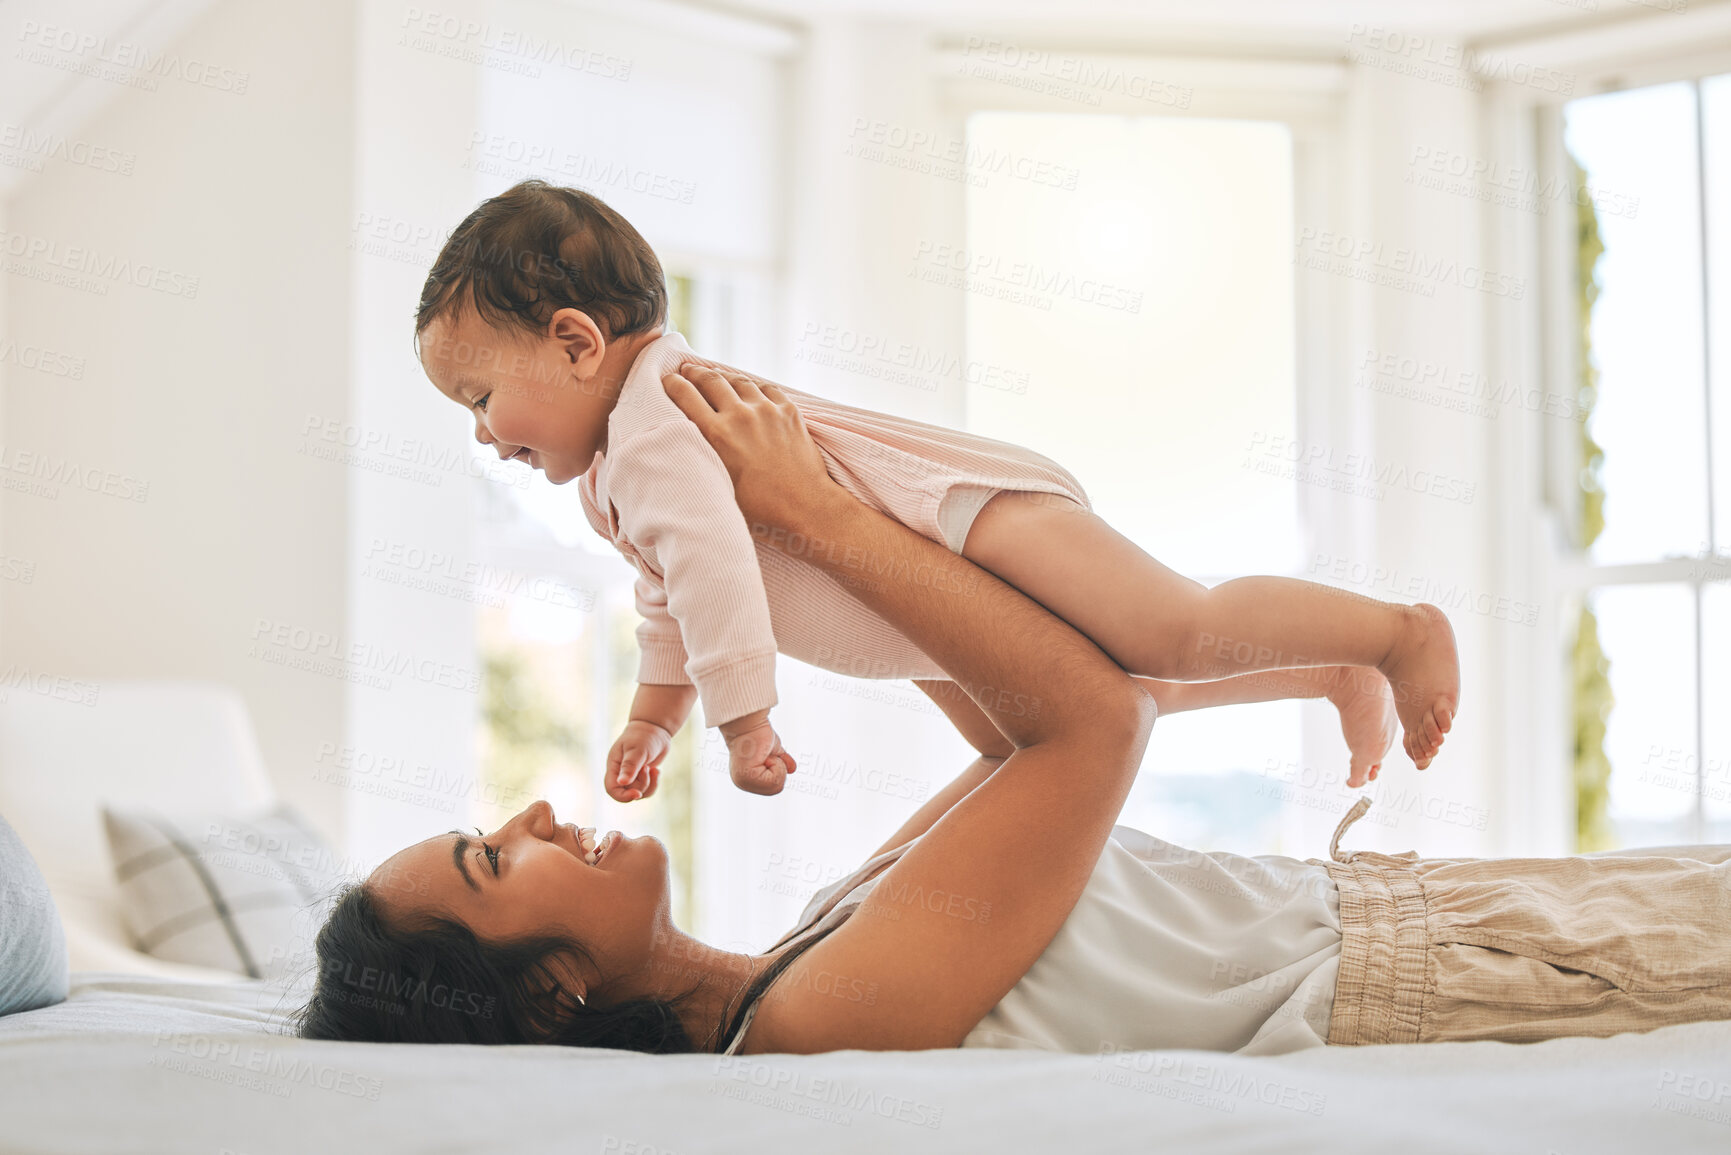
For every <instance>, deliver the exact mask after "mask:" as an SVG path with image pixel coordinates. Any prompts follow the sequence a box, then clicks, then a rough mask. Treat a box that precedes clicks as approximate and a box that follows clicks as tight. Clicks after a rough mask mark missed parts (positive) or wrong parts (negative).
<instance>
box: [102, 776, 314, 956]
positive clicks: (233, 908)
mask: <svg viewBox="0 0 1731 1155" xmlns="http://www.w3.org/2000/svg"><path fill="white" fill-rule="evenodd" d="M102 822H103V828H104V829H105V830H106V832H107V834H108V847H109V849H110V851H112V852H113V856H114V873H115V879H116V881H117V882H118V883H119V885H120V908H121V916H122V917H123V919H124V920H125V922H126V926H127V929H128V930H129V931H131V933H132V937H133V940H134V941H135V942H136V943H137V945H138V949H140V950H142V951H143V952H144V953H146V954H148V955H153V956H155V957H156V958H160V959H167V960H168V961H170V962H179V963H190V964H192V965H194V966H203V967H213V968H216V969H218V970H230V971H235V972H237V973H239V974H243V975H246V976H247V977H249V978H262V979H272V980H276V979H288V978H296V977H300V976H301V975H303V974H304V973H305V972H306V971H307V968H308V967H309V965H310V964H311V962H312V959H313V951H312V941H313V937H314V935H315V934H316V933H317V931H318V927H319V924H320V923H321V922H322V921H323V918H324V914H325V912H326V911H327V910H328V907H329V903H330V900H331V898H332V897H333V892H334V890H335V889H336V887H337V886H338V885H339V884H340V883H341V882H343V881H344V876H343V873H342V871H341V870H340V869H339V865H340V864H339V863H338V862H337V860H336V857H335V855H334V854H333V853H332V852H331V848H330V846H329V845H328V844H327V843H326V842H325V840H324V839H323V838H321V837H320V836H319V835H318V834H317V833H316V832H315V831H313V830H312V829H311V828H310V826H309V825H308V823H307V822H306V820H305V818H304V817H303V816H302V815H301V814H300V812H299V811H298V810H296V809H295V808H294V807H293V806H289V805H287V804H281V805H278V806H275V807H272V808H271V809H268V810H266V811H264V812H262V813H256V814H250V815H243V816H237V815H228V814H203V815H193V814H180V815H173V816H170V815H166V814H162V813H159V812H157V811H155V810H150V809H145V808H143V807H133V806H117V805H113V804H104V805H103V807H102Z"/></svg>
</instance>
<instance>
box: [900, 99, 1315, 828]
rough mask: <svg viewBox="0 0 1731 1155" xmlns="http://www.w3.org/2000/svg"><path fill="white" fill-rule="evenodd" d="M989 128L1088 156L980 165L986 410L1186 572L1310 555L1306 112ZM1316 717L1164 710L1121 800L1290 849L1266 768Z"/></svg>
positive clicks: (980, 361)
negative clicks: (1300, 416)
mask: <svg viewBox="0 0 1731 1155" xmlns="http://www.w3.org/2000/svg"><path fill="white" fill-rule="evenodd" d="M967 144H968V151H969V154H970V155H979V156H998V157H1003V156H1009V157H1025V158H1031V159H1033V160H1035V161H1038V162H1048V163H1050V164H1051V165H1053V166H1057V171H1065V172H1073V173H1074V174H1075V175H1076V177H1077V179H1076V180H1075V181H1074V187H1072V188H1055V187H1051V186H1049V185H1046V184H1042V183H1039V182H1036V181H1031V180H1030V181H1017V180H999V179H997V177H995V176H994V177H993V178H992V179H991V180H990V181H989V182H983V183H982V184H971V185H970V186H969V187H968V190H967V212H968V220H967V234H966V236H967V248H966V253H965V254H964V256H963V259H962V260H960V261H959V262H958V261H954V260H952V261H951V262H949V263H948V264H947V265H946V268H945V270H943V271H946V272H949V273H950V276H949V278H948V280H947V281H946V282H944V283H949V284H955V285H956V286H957V287H958V291H960V292H962V294H963V296H964V298H965V305H964V308H965V309H966V316H967V349H968V357H969V360H970V363H971V364H972V365H974V366H979V367H983V371H982V372H981V373H979V374H978V375H977V376H976V377H975V378H971V379H970V384H969V386H968V395H967V427H968V428H969V429H970V430H972V431H974V432H977V433H982V434H984V435H985V436H987V437H995V438H999V439H1002V440H1005V441H1010V442H1014V443H1017V444H1020V445H1026V446H1028V447H1029V448H1031V449H1035V450H1037V451H1039V452H1041V453H1044V454H1046V455H1048V456H1050V457H1052V458H1053V459H1055V460H1056V461H1058V462H1059V463H1060V464H1062V465H1063V466H1064V467H1065V468H1066V469H1069V470H1070V471H1071V472H1072V473H1074V474H1075V475H1076V477H1077V479H1078V480H1080V481H1081V483H1082V485H1083V486H1084V488H1086V489H1087V491H1088V494H1089V496H1090V498H1092V500H1093V502H1094V505H1095V509H1096V510H1097V511H1098V512H1099V514H1100V515H1101V516H1102V517H1103V518H1105V519H1106V520H1107V521H1108V522H1110V523H1111V524H1112V525H1113V527H1114V528H1116V529H1117V530H1118V531H1119V532H1120V533H1122V534H1124V535H1125V536H1126V537H1128V538H1130V539H1131V540H1133V541H1135V542H1136V543H1137V544H1139V545H1140V546H1141V547H1142V548H1143V549H1144V550H1146V551H1147V552H1148V553H1149V554H1151V555H1152V556H1154V557H1155V558H1158V559H1159V560H1160V561H1161V562H1163V563H1165V564H1166V565H1168V566H1171V567H1172V568H1174V569H1176V570H1178V571H1179V572H1181V573H1185V574H1188V575H1189V576H1191V577H1194V578H1197V579H1199V580H1202V581H1204V582H1207V583H1214V582H1218V581H1220V580H1223V579H1224V578H1226V577H1229V576H1236V575H1239V574H1244V573H1291V572H1294V571H1295V570H1296V569H1297V566H1298V563H1299V543H1300V539H1299V528H1300V522H1299V518H1298V503H1297V499H1296V482H1295V481H1294V480H1293V479H1292V476H1291V472H1292V471H1291V469H1290V458H1288V457H1287V456H1284V455H1282V454H1280V453H1276V452H1274V450H1277V449H1281V450H1283V449H1285V448H1286V447H1289V446H1291V445H1293V443H1294V441H1295V430H1296V417H1295V414H1296V402H1295V396H1296V394H1295V384H1294V382H1295V368H1294V358H1293V348H1294V330H1293V326H1294V319H1293V318H1294V303H1293V275H1292V236H1293V188H1292V140H1291V134H1290V132H1289V131H1288V130H1287V129H1286V127H1285V126H1283V125H1276V124H1261V123H1250V122H1234V121H1223V120H1189V119H1182V118H1166V117H1121V116H1085V115H1055V114H1028V113H1007V112H993V113H980V114H976V115H975V116H973V117H971V118H970V119H969V121H968V141H967ZM957 269H961V270H962V271H959V272H958V271H955V270H957ZM920 271H922V272H923V271H924V269H923V267H922V268H921V270H920ZM1102 286H1104V287H1102ZM1048 287H1049V291H1048ZM1252 454H1254V455H1255V462H1252V461H1250V460H1249V459H1250V457H1251V456H1252ZM1258 463H1260V464H1265V465H1269V466H1274V467H1275V468H1272V469H1259V468H1255V467H1254V465H1255V464H1258ZM1302 717H1303V715H1302V714H1301V711H1300V708H1299V706H1298V705H1297V704H1296V703H1270V704H1267V705H1260V706H1239V707H1234V708H1232V709H1230V710H1205V711H1200V712H1198V713H1195V714H1183V715H1177V716H1174V717H1173V718H1171V719H1162V721H1161V723H1160V725H1159V726H1158V727H1157V728H1156V730H1155V734H1154V737H1153V739H1152V740H1151V741H1150V743H1149V748H1148V755H1147V764H1148V766H1149V767H1150V770H1149V772H1148V773H1145V774H1144V775H1142V778H1141V779H1140V781H1139V783H1138V786H1137V789H1136V791H1135V792H1134V793H1133V794H1132V796H1131V797H1130V799H1129V800H1128V802H1127V804H1126V806H1125V809H1124V813H1123V817H1122V821H1123V822H1124V823H1125V824H1127V825H1130V826H1134V827H1137V828H1138V829H1144V830H1148V831H1150V832H1151V833H1157V834H1159V835H1160V837H1163V838H1169V839H1177V840H1178V841H1180V842H1181V843H1183V844H1185V845H1192V846H1198V847H1201V848H1203V849H1222V850H1237V851H1240V852H1243V853H1267V852H1268V848H1269V847H1270V846H1271V845H1272V844H1274V843H1275V842H1276V841H1277V836H1278V830H1279V825H1280V824H1279V808H1280V805H1281V801H1280V798H1279V796H1278V794H1276V793H1274V792H1270V791H1268V790H1266V789H1264V790H1261V791H1260V792H1259V790H1258V787H1259V786H1262V787H1266V786H1267V784H1268V782H1269V779H1268V778H1267V777H1266V773H1267V768H1268V764H1269V761H1270V759H1273V760H1274V761H1275V763H1276V764H1277V765H1285V764H1287V763H1288V762H1290V761H1291V760H1293V759H1295V758H1296V757H1297V755H1298V751H1299V734H1300V724H1301V718H1302Z"/></svg>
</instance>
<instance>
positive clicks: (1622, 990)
mask: <svg viewBox="0 0 1731 1155" xmlns="http://www.w3.org/2000/svg"><path fill="white" fill-rule="evenodd" d="M1370 802H1371V800H1370V799H1369V798H1360V799H1359V800H1358V801H1357V802H1356V803H1354V804H1353V807H1352V809H1351V810H1349V811H1348V812H1347V814H1346V817H1344V818H1342V819H1341V821H1340V825H1339V826H1338V827H1337V828H1336V829H1335V832H1334V839H1333V841H1331V842H1330V843H1329V847H1328V853H1329V857H1330V858H1332V859H1333V861H1331V862H1323V861H1322V860H1321V859H1314V858H1313V859H1309V860H1308V861H1310V862H1312V863H1315V864H1317V865H1321V866H1324V867H1326V868H1327V869H1328V872H1329V875H1330V877H1332V878H1333V879H1334V881H1335V882H1336V883H1337V884H1338V885H1339V887H1340V924H1341V934H1342V942H1341V953H1340V976H1339V979H1338V980H1337V982H1336V984H1335V992H1334V1009H1333V1012H1332V1014H1331V1016H1330V1019H1329V1033H1328V1041H1329V1043H1331V1044H1344V1045H1362V1044H1370V1043H1434V1042H1444V1041H1450V1040H1464V1039H1501V1040H1504V1041H1507V1042H1535V1041H1537V1040H1540V1039H1550V1038H1555V1037H1557V1036H1560V1035H1598V1036H1604V1035H1614V1034H1618V1033H1620V1032H1623V1031H1650V1030H1653V1029H1654V1028H1657V1027H1663V1026H1668V1025H1670V1024H1672V1023H1688V1022H1696V1021H1699V1020H1702V1019H1731V845H1709V846H1668V847H1661V848H1654V849H1639V850H1631V851H1623V852H1618V853H1616V854H1613V855H1579V856H1575V857H1570V858H1419V857H1418V856H1417V855H1416V854H1415V853H1414V852H1412V851H1410V850H1409V851H1404V852H1402V853H1400V854H1383V853H1381V852H1379V851H1374V850H1358V851H1353V852H1351V853H1348V854H1345V855H1343V854H1341V852H1340V838H1341V835H1342V834H1344V833H1345V832H1346V828H1347V827H1348V826H1350V825H1352V823H1354V822H1356V821H1357V820H1358V819H1359V818H1361V817H1363V815H1364V812H1365V811H1366V810H1367V809H1369V807H1370Z"/></svg>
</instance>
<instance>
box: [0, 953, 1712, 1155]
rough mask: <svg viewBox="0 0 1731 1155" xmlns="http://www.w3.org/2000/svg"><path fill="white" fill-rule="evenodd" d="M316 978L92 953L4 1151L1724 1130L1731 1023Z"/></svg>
mask: <svg viewBox="0 0 1731 1155" xmlns="http://www.w3.org/2000/svg"><path fill="white" fill-rule="evenodd" d="M297 993H298V992H297V991H295V990H294V989H292V988H291V987H289V986H283V985H272V984H270V983H265V982H262V981H252V980H246V981H242V982H233V983H212V982H199V981H194V980H187V979H169V978H160V977H152V976H145V975H129V974H122V973H115V972H87V971H80V972H75V973H74V976H73V984H72V992H71V995H70V997H69V998H68V999H67V1000H66V1001H65V1002H64V1003H60V1004H57V1005H55V1006H52V1007H45V1008H42V1009H40V1010H35V1011H26V1012H23V1013H21V1014H15V1015H10V1016H6V1017H5V1018H0V1088H5V1090H4V1091H3V1092H0V1099H4V1100H5V1106H4V1108H3V1109H0V1132H3V1134H0V1146H3V1147H4V1149H5V1150H6V1151H8V1152H91V1153H96V1152H103V1153H120V1152H160V1151H200V1152H208V1153H210V1155H221V1153H223V1152H231V1153H235V1155H240V1153H245V1155H266V1153H269V1152H304V1151H332V1150H336V1151H343V1150H350V1151H368V1152H374V1151H380V1152H382V1151H393V1150H414V1151H493V1150H501V1149H510V1148H514V1147H519V1146H523V1145H531V1146H532V1149H543V1150H555V1149H556V1150H560V1151H568V1152H584V1153H590V1152H593V1153H597V1155H601V1153H609V1152H612V1153H618V1155H671V1153H682V1152H700V1151H703V1152H709V1151H726V1152H731V1151H738V1152H750V1153H752V1155H762V1153H764V1152H768V1151H813V1150H820V1151H825V1152H838V1153H840V1152H860V1153H871V1155H878V1153H881V1152H885V1151H910V1152H912V1151H993V1152H999V1151H1053V1150H1067V1151H1126V1152H1129V1151H1137V1152H1142V1151H1153V1150H1163V1151H1185V1152H1233V1153H1245V1152H1259V1151H1268V1152H1283V1153H1284V1152H1295V1151H1319V1152H1333V1153H1345V1152H1366V1153H1375V1155H1390V1152H1399V1153H1400V1155H1419V1153H1421V1152H1438V1153H1444V1152H1447V1153H1451V1155H1453V1153H1458V1152H1498V1151H1509V1152H1517V1151H1518V1152H1527V1153H1531V1155H1545V1153H1547V1152H1557V1153H1559V1155H1574V1153H1578V1152H1667V1153H1669V1152H1692V1151H1701V1152H1725V1151H1731V1023H1690V1024H1686V1025H1682V1026H1675V1027H1666V1028H1664V1029H1662V1030H1658V1031H1653V1032H1650V1033H1647V1034H1638V1035H1634V1034H1632V1035H1622V1036H1618V1037H1616V1038H1611V1039H1555V1040H1551V1041H1549V1042H1544V1043H1536V1044H1529V1045H1512V1044H1504V1043H1444V1044H1434V1045H1429V1046H1403V1047H1365V1048H1347V1047H1340V1048H1335V1047H1325V1048H1317V1049H1313V1050H1310V1051H1299V1052H1294V1053H1292V1054H1289V1055H1282V1056H1274V1057H1259V1058H1241V1057H1236V1056H1232V1055H1221V1054H1211V1053H1204V1052H1195V1051H1143V1052H1126V1053H1122V1054H1116V1055H1109V1056H1103V1057H1101V1056H1093V1055H1061V1054H1048V1053H1044V1052H1028V1051H989V1050H973V1049H969V1050H956V1051H911V1052H865V1051H839V1052H834V1053H831V1054H827V1055H815V1056H794V1055H760V1056H745V1057H734V1058H725V1059H724V1058H719V1057H716V1056H699V1055H671V1056H649V1055H639V1054H632V1053H628V1052H622V1051H600V1050H590V1051H581V1050H575V1049H572V1048H566V1047H469V1046H440V1047H431V1046H415V1045H408V1044H363V1043H331V1042H313V1041H308V1040H303V1039H297V1038H294V1037H292V1036H289V1035H285V1034H284V1033H282V1032H284V1031H286V1030H287V1026H286V1022H285V1011H286V1009H287V1008H288V1006H289V1005H290V1004H291V1003H292V1000H293V998H294V997H295V995H296V994H297Z"/></svg>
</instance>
